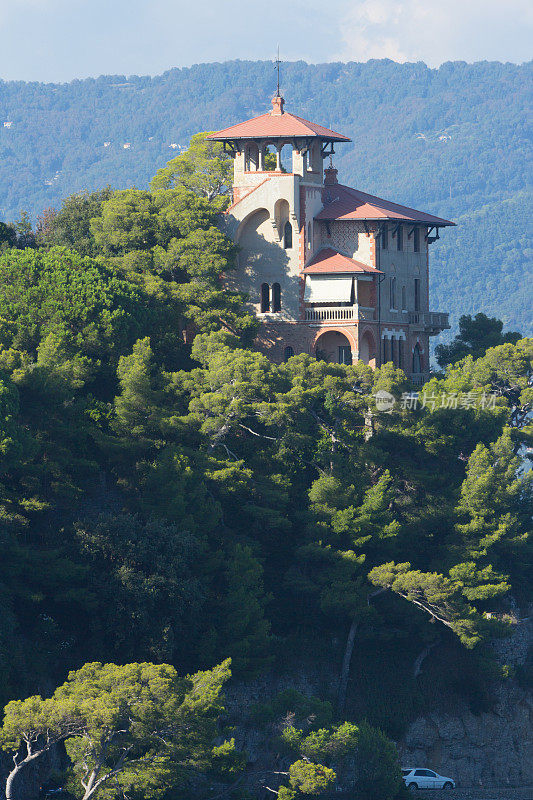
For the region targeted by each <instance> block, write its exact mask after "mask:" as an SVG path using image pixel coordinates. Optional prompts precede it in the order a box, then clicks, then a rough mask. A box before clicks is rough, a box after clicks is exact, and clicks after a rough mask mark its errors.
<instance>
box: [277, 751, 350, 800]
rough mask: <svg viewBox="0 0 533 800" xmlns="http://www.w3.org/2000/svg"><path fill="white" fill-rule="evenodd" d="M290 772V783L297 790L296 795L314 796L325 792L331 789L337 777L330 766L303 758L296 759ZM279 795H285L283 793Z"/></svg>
mask: <svg viewBox="0 0 533 800" xmlns="http://www.w3.org/2000/svg"><path fill="white" fill-rule="evenodd" d="M289 774H290V778H289V783H290V785H291V788H292V789H294V790H295V791H296V795H295V796H296V797H298V796H299V794H303V795H312V796H316V795H320V794H323V793H324V792H326V791H328V789H331V787H332V786H333V785H334V783H335V780H336V778H337V776H336V775H335V773H334V772H333V770H332V769H329V767H324V766H322V764H312V763H309V762H308V761H303V760H300V761H295V762H294V764H291V766H290V768H289ZM279 796H280V797H283V794H281V795H279ZM285 796H287V795H285ZM289 797H290V795H289Z"/></svg>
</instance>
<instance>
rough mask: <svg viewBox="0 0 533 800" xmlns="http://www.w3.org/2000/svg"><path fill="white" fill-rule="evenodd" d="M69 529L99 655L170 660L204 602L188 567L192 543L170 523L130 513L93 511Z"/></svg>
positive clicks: (195, 548) (195, 552)
mask: <svg viewBox="0 0 533 800" xmlns="http://www.w3.org/2000/svg"><path fill="white" fill-rule="evenodd" d="M75 529H76V530H75V535H76V539H77V540H78V542H79V546H80V551H81V553H82V556H83V559H84V562H85V565H86V566H87V567H88V568H89V570H90V576H91V577H90V579H89V585H90V587H91V590H92V592H93V593H94V597H95V601H94V605H95V607H94V608H93V612H94V613H93V615H91V619H90V620H89V622H88V627H89V630H90V631H91V634H92V636H94V637H95V639H100V640H101V642H102V644H101V650H102V652H106V653H107V654H108V655H110V656H114V655H116V654H120V656H121V657H122V658H128V657H131V656H133V655H134V654H135V653H145V654H147V655H150V656H151V657H153V658H157V659H160V660H163V659H165V660H169V661H172V660H177V658H178V655H179V650H180V647H181V642H182V641H183V639H184V638H185V637H187V636H191V633H192V631H193V630H194V626H195V625H196V624H197V623H198V617H199V612H200V608H201V606H202V602H203V600H204V597H203V591H202V588H201V586H200V584H199V581H198V579H197V578H196V577H195V576H194V571H193V569H194V567H195V566H196V563H197V559H198V556H199V545H198V541H197V540H196V539H195V538H194V537H193V536H191V534H190V533H188V532H184V531H179V530H178V529H177V527H176V526H175V525H168V524H165V523H164V522H163V521H162V520H158V519H151V520H149V521H148V522H147V523H146V524H143V523H142V522H141V520H139V518H138V517H135V516H132V515H130V514H118V515H110V514H106V515H100V516H99V517H98V518H96V519H87V520H85V521H83V522H77V523H76V525H75ZM96 598H97V600H96Z"/></svg>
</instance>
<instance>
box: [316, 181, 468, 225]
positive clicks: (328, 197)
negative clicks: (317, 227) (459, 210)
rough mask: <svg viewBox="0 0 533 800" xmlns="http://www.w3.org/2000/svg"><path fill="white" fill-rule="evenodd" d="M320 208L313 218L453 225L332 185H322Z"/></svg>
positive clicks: (336, 184)
mask: <svg viewBox="0 0 533 800" xmlns="http://www.w3.org/2000/svg"><path fill="white" fill-rule="evenodd" d="M322 198H323V202H324V208H323V209H322V211H320V212H319V213H318V214H317V215H316V217H315V219H324V220H337V219H347V220H349V219H367V220H386V219H390V220H406V221H407V222H425V223H427V224H429V225H439V226H443V227H444V226H445V225H455V222H450V221H449V220H447V219H441V218H440V217H435V216H433V214H426V213H425V212H423V211H416V210H415V209H414V208H408V206H400V205H398V204H397V203H392V202H391V201H390V200H383V199H382V198H381V197H375V196H374V195H371V194H366V193H365V192H360V191H359V190H358V189H352V188H351V187H349V186H342V185H341V184H340V183H335V184H333V185H330V186H326V187H325V189H324V192H323V195H322Z"/></svg>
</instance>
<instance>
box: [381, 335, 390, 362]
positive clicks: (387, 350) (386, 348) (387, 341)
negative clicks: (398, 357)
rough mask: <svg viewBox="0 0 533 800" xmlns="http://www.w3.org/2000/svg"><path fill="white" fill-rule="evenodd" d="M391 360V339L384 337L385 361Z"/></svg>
mask: <svg viewBox="0 0 533 800" xmlns="http://www.w3.org/2000/svg"><path fill="white" fill-rule="evenodd" d="M389 360H390V359H389V340H388V339H383V363H384V364H386V363H387V361H389Z"/></svg>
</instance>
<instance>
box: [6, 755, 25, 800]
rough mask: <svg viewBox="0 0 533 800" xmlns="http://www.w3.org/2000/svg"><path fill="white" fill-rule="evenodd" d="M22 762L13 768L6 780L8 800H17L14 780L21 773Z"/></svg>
mask: <svg viewBox="0 0 533 800" xmlns="http://www.w3.org/2000/svg"><path fill="white" fill-rule="evenodd" d="M21 766H22V764H19V765H17V766H16V767H15V768H14V769H12V770H11V772H10V773H9V775H8V776H7V780H6V800H15V798H14V797H13V782H14V780H15V778H16V776H17V775H18V774H19V772H20V769H21Z"/></svg>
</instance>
